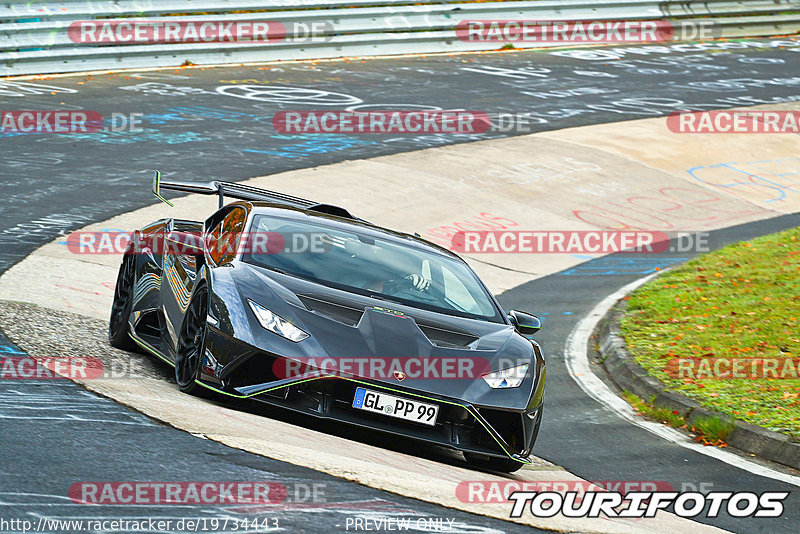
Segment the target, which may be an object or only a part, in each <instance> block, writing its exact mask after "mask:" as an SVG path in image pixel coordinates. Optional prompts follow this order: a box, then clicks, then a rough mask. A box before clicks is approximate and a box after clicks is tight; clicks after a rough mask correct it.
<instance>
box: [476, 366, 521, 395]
mask: <svg viewBox="0 0 800 534" xmlns="http://www.w3.org/2000/svg"><path fill="white" fill-rule="evenodd" d="M527 373H528V364H527V363H526V364H524V365H518V366H516V367H512V368H510V369H503V370H502V371H495V372H493V373H489V374H486V375H483V379H484V380H485V381H486V383H487V384H489V387H491V388H492V389H504V388H517V387H519V385H520V384H522V381H523V380H524V379H525V375H526V374H527Z"/></svg>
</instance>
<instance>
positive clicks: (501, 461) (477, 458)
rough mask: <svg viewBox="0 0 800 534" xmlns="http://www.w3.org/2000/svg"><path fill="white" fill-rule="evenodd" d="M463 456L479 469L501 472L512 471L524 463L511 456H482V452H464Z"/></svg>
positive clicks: (518, 468) (517, 469)
mask: <svg viewBox="0 0 800 534" xmlns="http://www.w3.org/2000/svg"><path fill="white" fill-rule="evenodd" d="M464 458H466V460H467V462H468V463H469V464H470V465H472V466H474V467H477V468H479V469H489V470H491V471H500V472H503V473H514V472H515V471H519V470H520V468H522V466H523V465H525V464H524V463H522V462H519V461H517V460H514V459H513V458H495V457H493V456H484V455H482V454H472V453H469V452H465V453H464Z"/></svg>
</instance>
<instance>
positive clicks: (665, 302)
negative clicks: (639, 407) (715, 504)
mask: <svg viewBox="0 0 800 534" xmlns="http://www.w3.org/2000/svg"><path fill="white" fill-rule="evenodd" d="M622 333H623V335H624V337H625V341H626V343H627V345H628V348H629V350H630V352H631V353H632V354H633V356H634V357H635V358H636V360H637V361H638V362H639V363H640V364H641V365H642V366H644V367H645V368H646V369H647V370H648V372H650V373H651V374H652V375H653V376H654V377H656V378H658V379H659V380H661V381H663V382H664V383H665V384H666V385H667V386H668V387H669V388H670V389H673V390H675V391H679V392H681V393H682V394H684V395H686V396H688V397H691V398H692V399H695V400H696V401H698V402H699V403H700V404H702V405H703V406H706V407H708V408H710V409H713V410H715V411H717V412H721V413H725V414H727V415H730V416H731V417H732V418H735V419H740V420H744V421H748V422H750V423H753V424H756V425H760V426H762V427H765V428H768V429H770V430H775V431H778V432H783V433H785V434H788V435H789V436H792V437H793V438H795V439H800V368H798V362H800V228H794V229H791V230H787V231H785V232H781V233H777V234H772V235H769V236H764V237H760V238H758V239H754V240H752V241H749V242H743V243H736V244H733V245H729V246H727V247H725V248H722V249H720V250H718V251H716V252H712V253H709V254H705V255H703V256H700V257H698V258H695V259H694V260H692V261H690V262H688V263H687V264H685V265H683V266H681V267H679V268H676V269H675V270H673V271H670V272H668V273H665V274H664V275H662V276H660V277H658V278H656V279H654V280H653V281H651V282H649V283H648V284H645V285H644V286H642V287H641V288H639V289H638V290H636V291H635V292H634V293H632V294H631V295H630V297H629V301H628V314H627V315H626V316H625V317H624V318H623V320H622ZM726 371H727V373H726ZM708 431H709V432H712V433H713V432H723V431H724V429H722V428H718V429H714V428H709V429H708Z"/></svg>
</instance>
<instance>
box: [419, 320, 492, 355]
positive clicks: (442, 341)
mask: <svg viewBox="0 0 800 534" xmlns="http://www.w3.org/2000/svg"><path fill="white" fill-rule="evenodd" d="M417 326H419V329H420V330H422V333H423V334H425V337H427V338H428V339H429V340H430V341H431V343H433V344H434V345H436V346H437V347H444V348H451V349H467V348H469V345H470V344H471V343H473V342H475V341H476V340H477V339H478V337H477V336H473V335H471V334H466V333H464V332H454V331H453V330H444V329H442V328H436V327H434V326H429V325H423V324H419V323H417Z"/></svg>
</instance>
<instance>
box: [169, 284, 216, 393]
mask: <svg viewBox="0 0 800 534" xmlns="http://www.w3.org/2000/svg"><path fill="white" fill-rule="evenodd" d="M207 317H208V287H207V286H206V285H205V284H204V285H202V286H201V287H198V288H197V290H196V291H195V293H194V296H193V297H192V300H191V301H190V302H189V306H188V307H187V309H186V315H185V316H184V318H183V324H182V325H181V330H180V335H179V336H178V346H177V350H176V351H175V382H177V384H178V388H179V389H180V390H181V391H182V392H184V393H187V394H189V395H194V396H196V397H206V398H207V397H211V391H210V390H209V389H208V388H205V387H203V386H201V385H200V384H198V383H197V382H196V380H197V379H199V378H200V367H201V365H202V362H203V355H204V352H205V346H206V333H207V331H208V329H207V327H206V318H207Z"/></svg>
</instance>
